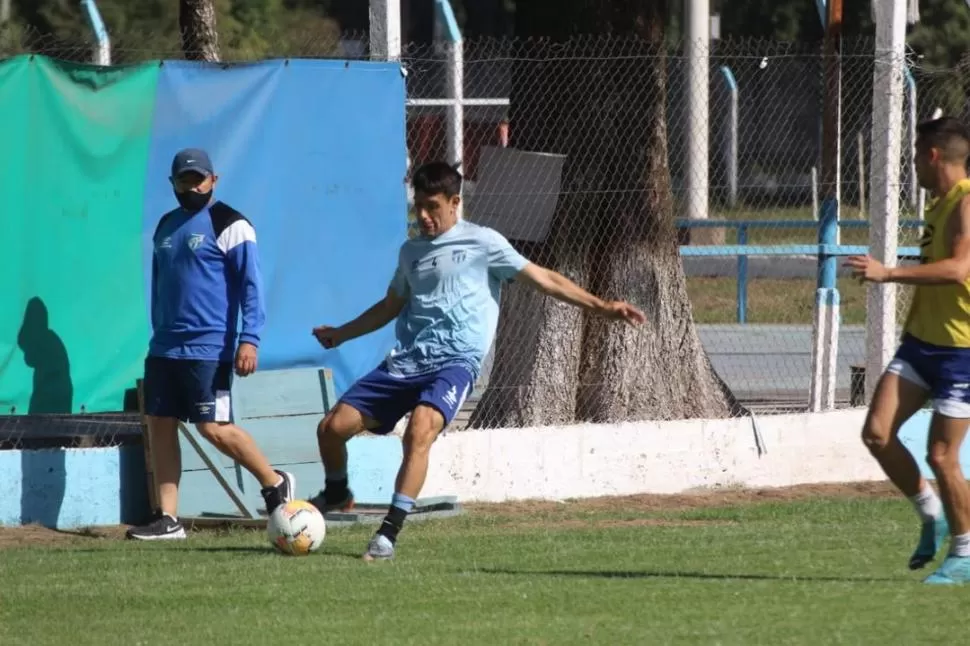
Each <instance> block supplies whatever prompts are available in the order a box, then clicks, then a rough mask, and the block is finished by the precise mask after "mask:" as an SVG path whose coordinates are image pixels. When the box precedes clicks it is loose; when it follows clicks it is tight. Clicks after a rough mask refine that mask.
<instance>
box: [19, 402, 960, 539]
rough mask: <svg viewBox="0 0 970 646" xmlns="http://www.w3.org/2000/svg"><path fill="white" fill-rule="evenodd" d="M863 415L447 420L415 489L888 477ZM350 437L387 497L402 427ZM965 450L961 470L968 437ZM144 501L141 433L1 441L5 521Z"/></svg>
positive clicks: (307, 473) (483, 490)
mask: <svg viewBox="0 0 970 646" xmlns="http://www.w3.org/2000/svg"><path fill="white" fill-rule="evenodd" d="M864 416H865V412H864V411H861V410H848V411H836V412H830V413H821V414H817V415H808V414H802V415H782V416H770V417H762V418H758V419H757V428H758V431H759V434H760V441H759V440H758V439H756V433H755V427H754V424H753V423H752V420H751V419H750V418H745V419H736V420H712V421H683V422H639V423H627V424H618V425H593V424H579V425H574V426H567V427H558V428H555V427H554V428H525V429H498V430H489V431H462V432H455V433H448V434H445V435H444V436H442V437H441V438H440V439H439V440H438V442H436V444H435V446H434V449H433V450H432V456H431V471H430V473H429V477H428V481H427V484H426V487H425V490H424V491H423V492H422V496H436V495H454V496H457V497H458V498H459V500H461V501H463V502H469V501H491V502H499V501H503V500H514V499H528V498H545V499H564V498H576V497H591V496H609V495H624V494H637V493H677V492H684V491H689V490H691V489H696V488H699V487H706V488H716V487H735V486H743V487H780V486H787V485H795V484H804V483H818V482H843V481H865V480H883V479H884V477H883V474H882V473H881V471H880V470H879V468H878V466H877V465H876V463H875V461H874V460H872V458H871V457H870V456H869V454H868V453H867V452H866V450H865V449H864V448H863V446H862V444H861V442H860V441H859V431H860V429H861V427H862V422H863V419H864ZM928 426H929V413H928V412H926V411H923V412H920V413H919V414H918V415H916V416H915V417H914V418H913V419H912V420H911V421H910V422H909V423H908V424H907V425H906V426H905V427H904V428H903V430H902V432H901V433H900V437H901V438H902V440H903V442H904V444H906V446H907V448H909V449H910V451H911V452H912V453H913V454H914V455H915V456H916V457H917V459H918V461H919V463H920V466H921V468H922V470H923V472H924V474H926V475H931V474H930V471H929V469H928V468H927V466H926V462H925V460H924V459H923V458H924V456H925V453H926V450H925V446H926V435H927V429H928ZM284 439H285V440H286V441H285V444H286V445H287V446H288V447H290V450H291V451H296V453H294V455H297V454H298V455H301V456H302V455H303V454H304V453H306V455H307V456H308V457H307V459H306V460H305V461H303V460H300V461H298V463H297V464H287V465H286V468H288V469H292V470H294V471H295V472H297V473H298V480H299V484H298V491H297V492H298V494H299V495H300V497H308V496H310V495H312V494H313V493H315V492H316V490H317V489H319V488H320V487H321V486H322V484H323V470H322V468H321V467H320V464H319V462H317V461H315V460H310V459H309V456H310V453H311V449H314V450H315V448H314V447H311V443H312V442H313V440H314V439H315V438H314V436H313V434H312V433H300V434H298V435H297V434H283V435H282V436H281V438H280V441H283V440H284ZM304 444H305V445H306V446H304ZM759 446H760V448H761V450H759ZM349 448H350V451H349V452H350V469H349V471H350V479H351V486H352V487H353V488H354V491H355V493H356V495H357V498H358V501H360V502H366V503H378V504H386V503H388V502H389V501H390V497H391V494H392V493H393V492H392V490H393V483H394V477H395V475H396V473H397V470H398V467H399V465H400V460H401V442H400V438H399V437H395V436H390V437H373V436H370V437H360V438H357V439H355V440H353V441H352V442H351V444H350V447H349ZM185 449H186V447H185V443H183V450H185ZM297 449H299V451H297ZM267 452H268V453H270V455H271V459H273V458H272V456H273V453H272V452H270V451H269V450H267ZM961 458H962V463H963V465H964V470H965V471H966V472H967V473H970V446H967V447H965V448H964V451H963V453H962V455H961ZM227 468H230V469H231V467H227ZM240 475H242V478H244V479H245V480H248V479H249V476H248V474H240ZM182 484H183V486H182V495H181V510H180V511H181V513H182V514H183V515H200V514H211V513H216V514H226V513H228V514H233V513H235V509H234V508H233V506H232V504H231V502H230V501H229V499H228V497H227V496H226V495H225V494H224V493H223V492H222V491H221V490H220V489H219V488H218V485H217V484H216V481H215V479H214V478H213V477H212V475H211V474H210V473H208V472H207V471H204V470H201V469H195V468H193V469H191V470H187V472H186V474H185V476H184V477H183V481H182ZM252 485H253V486H255V483H252ZM244 488H245V489H247V491H248V490H250V489H252V488H253V487H252V486H246V487H244ZM255 494H256V492H255V491H254V492H253V495H255ZM145 511H147V501H146V495H145V476H144V459H143V453H142V449H141V447H140V446H133V447H124V448H121V449H118V448H109V449H67V450H44V451H0V524H4V525H18V524H21V523H31V522H37V523H41V524H44V525H47V526H51V527H61V528H68V527H77V526H86V525H110V524H117V523H125V522H134V521H135V520H137V519H138V518H139V516H140V515H143V514H144V512H145Z"/></svg>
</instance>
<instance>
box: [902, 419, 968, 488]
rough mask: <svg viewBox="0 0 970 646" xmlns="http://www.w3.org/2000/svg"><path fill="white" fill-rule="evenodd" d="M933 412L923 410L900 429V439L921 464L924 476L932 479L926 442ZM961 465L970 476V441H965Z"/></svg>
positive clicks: (961, 454)
mask: <svg viewBox="0 0 970 646" xmlns="http://www.w3.org/2000/svg"><path fill="white" fill-rule="evenodd" d="M931 417H932V412H931V411H928V410H922V411H920V412H919V413H917V414H916V415H914V416H913V417H912V419H910V420H909V421H908V422H907V423H906V424H904V425H903V428H902V429H900V431H899V439H900V441H901V442H902V443H903V445H905V446H906V448H907V449H908V450H909V452H910V453H912V454H913V457H915V458H916V462H917V464H919V468H920V471H921V472H922V474H923V477H925V478H927V479H930V480H932V479H933V478H934V476H933V471H932V470H931V469H930V466H929V465H928V464H927V463H926V442H927V438H928V437H929V431H930V418H931ZM960 466H961V467H963V472H964V473H965V474H967V477H968V478H970V442H964V444H963V448H962V450H961V451H960Z"/></svg>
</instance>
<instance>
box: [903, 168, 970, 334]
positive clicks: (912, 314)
mask: <svg viewBox="0 0 970 646" xmlns="http://www.w3.org/2000/svg"><path fill="white" fill-rule="evenodd" d="M967 195H970V179H964V180H961V181H959V182H957V184H956V186H954V187H953V188H951V189H950V191H949V192H948V193H947V194H946V195H944V196H943V197H940V198H938V199H936V200H935V201H933V202H931V203H930V204H928V205H927V207H926V217H925V218H924V222H925V224H924V226H923V237H922V238H921V239H920V242H919V245H920V262H921V263H923V264H926V263H930V262H937V261H939V260H944V259H946V258H948V257H949V256H950V236H949V235H948V229H949V227H948V226H947V224H948V223H949V221H950V216H951V215H953V214H954V213H956V212H957V206H958V205H959V204H960V200H961V199H963V198H964V197H965V196H967ZM904 329H905V331H906V333H908V334H911V335H912V336H914V337H916V338H917V339H919V340H920V341H923V342H924V343H929V344H931V345H937V346H943V347H947V348H970V280H967V281H964V282H963V283H960V284H950V285H917V286H916V289H915V293H914V294H913V303H912V305H911V306H910V309H909V316H907V318H906V326H905V328H904Z"/></svg>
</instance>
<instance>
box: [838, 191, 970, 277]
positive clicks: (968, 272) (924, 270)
mask: <svg viewBox="0 0 970 646" xmlns="http://www.w3.org/2000/svg"><path fill="white" fill-rule="evenodd" d="M957 208H958V209H959V212H958V213H955V214H954V215H952V216H950V217H951V219H950V221H949V222H948V225H949V226H950V227H951V235H950V239H951V243H950V256H949V257H948V258H944V259H943V260H937V261H936V262H928V263H926V264H923V265H913V266H907V267H886V266H885V265H883V264H882V263H881V262H879V261H878V260H876V259H874V258H871V257H870V256H851V257H850V258H848V259H847V260H846V261H845V266H846V267H849V268H851V269H852V275H853V276H855V277H856V278H858V279H860V280H865V281H869V282H873V283H902V284H904V285H950V284H954V283H957V284H960V283H963V282H965V281H966V280H967V279H968V278H970V196H968V197H964V198H963V199H962V200H961V201H960V205H959V206H958V207H957Z"/></svg>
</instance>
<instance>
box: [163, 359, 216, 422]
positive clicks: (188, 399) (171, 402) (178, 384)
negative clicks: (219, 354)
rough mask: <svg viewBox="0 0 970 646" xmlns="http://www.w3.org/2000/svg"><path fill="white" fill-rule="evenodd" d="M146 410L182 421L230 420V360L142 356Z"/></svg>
mask: <svg viewBox="0 0 970 646" xmlns="http://www.w3.org/2000/svg"><path fill="white" fill-rule="evenodd" d="M144 388H145V414H146V415H152V416H154V417H175V418H177V419H180V420H182V421H183V422H192V423H198V422H231V421H232V394H231V389H232V364H231V363H228V362H224V361H203V360H199V359H169V358H167V357H148V358H147V359H145V383H144Z"/></svg>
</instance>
